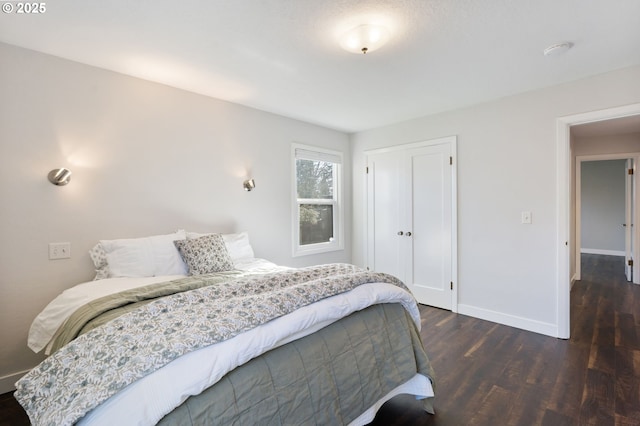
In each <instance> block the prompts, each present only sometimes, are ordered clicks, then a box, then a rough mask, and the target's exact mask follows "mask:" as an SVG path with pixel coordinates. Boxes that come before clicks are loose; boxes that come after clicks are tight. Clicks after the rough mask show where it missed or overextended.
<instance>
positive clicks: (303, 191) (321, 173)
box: [296, 160, 334, 199]
mask: <svg viewBox="0 0 640 426" xmlns="http://www.w3.org/2000/svg"><path fill="white" fill-rule="evenodd" d="M333 167H334V163H329V162H326V161H315V160H296V175H297V185H298V198H316V199H319V198H320V199H333Z"/></svg>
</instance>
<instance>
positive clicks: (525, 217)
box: [522, 212, 531, 224]
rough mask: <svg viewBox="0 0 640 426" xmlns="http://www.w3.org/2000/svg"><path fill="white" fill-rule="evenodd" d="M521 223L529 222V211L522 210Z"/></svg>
mask: <svg viewBox="0 0 640 426" xmlns="http://www.w3.org/2000/svg"><path fill="white" fill-rule="evenodd" d="M522 223H526V224H530V223H531V212H522Z"/></svg>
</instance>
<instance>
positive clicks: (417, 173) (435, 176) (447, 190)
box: [404, 144, 453, 310]
mask: <svg viewBox="0 0 640 426" xmlns="http://www.w3.org/2000/svg"><path fill="white" fill-rule="evenodd" d="M405 158H406V163H405V164H406V167H405V170H406V171H407V174H408V175H409V176H408V177H407V178H408V180H407V182H406V185H404V186H405V187H406V190H407V191H408V192H409V194H408V197H407V200H408V201H407V204H405V212H406V213H405V214H406V219H405V223H406V224H407V227H406V230H405V231H404V236H405V239H406V240H407V242H408V243H409V247H407V249H406V252H405V253H406V257H407V258H408V261H407V262H406V272H405V274H404V276H405V283H406V284H407V285H408V286H409V287H410V288H411V290H412V291H413V294H414V296H415V297H416V299H417V300H418V302H420V303H423V304H427V305H431V306H437V307H439V308H443V309H448V310H451V307H452V300H451V299H452V292H451V290H452V289H451V286H452V284H451V283H452V281H453V279H452V255H451V254H452V250H451V249H452V247H451V245H452V237H453V233H452V223H451V218H452V214H451V213H452V204H453V203H452V165H451V164H450V158H451V147H450V146H449V145H448V144H442V145H433V146H426V147H421V148H414V149H409V150H407V152H406V156H405ZM409 233H410V235H408V234H409Z"/></svg>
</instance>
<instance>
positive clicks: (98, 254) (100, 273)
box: [89, 243, 109, 280]
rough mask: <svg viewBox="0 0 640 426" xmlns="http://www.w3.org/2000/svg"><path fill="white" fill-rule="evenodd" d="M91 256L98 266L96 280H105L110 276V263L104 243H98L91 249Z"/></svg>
mask: <svg viewBox="0 0 640 426" xmlns="http://www.w3.org/2000/svg"><path fill="white" fill-rule="evenodd" d="M89 256H91V260H93V264H94V266H95V267H96V277H95V278H94V280H103V279H105V278H109V264H108V263H107V253H106V252H105V251H104V248H103V247H102V244H100V243H98V244H96V245H95V246H93V248H92V249H91V250H89Z"/></svg>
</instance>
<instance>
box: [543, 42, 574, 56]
mask: <svg viewBox="0 0 640 426" xmlns="http://www.w3.org/2000/svg"><path fill="white" fill-rule="evenodd" d="M571 47H573V43H569V42H568V41H563V42H562V43H556V44H552V45H551V46H549V47H547V48H546V49H544V51H543V52H542V53H544V56H556V55H560V54H562V53H564V52H566V51H567V50H569V49H571Z"/></svg>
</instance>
